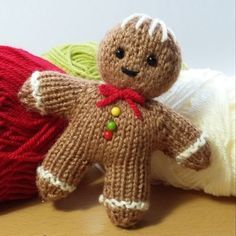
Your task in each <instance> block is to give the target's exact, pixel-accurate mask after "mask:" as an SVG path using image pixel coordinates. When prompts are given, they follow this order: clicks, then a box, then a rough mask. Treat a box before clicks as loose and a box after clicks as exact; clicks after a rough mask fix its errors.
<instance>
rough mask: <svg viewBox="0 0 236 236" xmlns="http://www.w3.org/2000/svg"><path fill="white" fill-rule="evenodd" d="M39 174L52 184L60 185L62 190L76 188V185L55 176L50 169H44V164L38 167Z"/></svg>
mask: <svg viewBox="0 0 236 236" xmlns="http://www.w3.org/2000/svg"><path fill="white" fill-rule="evenodd" d="M37 174H38V176H39V178H42V179H44V180H46V181H47V182H49V183H50V184H51V185H54V186H56V187H59V188H60V189H61V190H63V191H65V192H73V191H74V190H75V189H76V187H75V186H72V185H69V184H67V183H65V182H63V181H60V180H59V179H58V178H57V177H56V176H54V175H53V174H52V173H50V172H49V171H48V170H44V168H43V167H42V166H39V167H38V168H37Z"/></svg>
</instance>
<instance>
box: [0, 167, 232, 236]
mask: <svg viewBox="0 0 236 236" xmlns="http://www.w3.org/2000/svg"><path fill="white" fill-rule="evenodd" d="M98 177H100V173H98V171H96V170H92V171H91V172H90V173H89V174H88V175H87V176H86V177H85V179H84V180H83V182H82V183H81V184H80V186H79V188H78V190H77V191H76V192H75V193H73V194H71V195H70V196H69V197H68V198H67V199H63V200H60V201H58V202H56V203H42V202H41V201H40V199H33V200H27V201H15V202H8V203H1V204H0V236H93V235H102V236H106V235H109V236H116V235H144V236H148V235H158V236H175V235H176V236H235V235H236V233H235V219H236V208H235V198H223V197H221V198H217V197H212V196H209V195H206V194H203V193H201V192H197V191H185V190H181V189H176V188H173V187H169V186H163V185H155V186H152V194H151V209H150V210H149V212H148V213H147V214H146V216H145V218H144V220H143V221H142V222H141V223H140V224H139V225H138V227H136V228H134V229H130V230H125V229H121V228H117V227H115V226H113V225H112V224H111V223H110V221H109V219H108V218H107V216H106V213H105V210H104V208H103V206H102V205H100V204H99V203H98V196H99V194H100V193H101V192H102V178H99V179H98Z"/></svg>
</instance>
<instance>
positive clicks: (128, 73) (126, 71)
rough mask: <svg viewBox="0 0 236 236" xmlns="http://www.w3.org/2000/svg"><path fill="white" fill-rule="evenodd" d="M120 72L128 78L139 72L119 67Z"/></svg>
mask: <svg viewBox="0 0 236 236" xmlns="http://www.w3.org/2000/svg"><path fill="white" fill-rule="evenodd" d="M121 71H122V72H123V73H124V74H126V75H128V76H130V77H135V76H136V75H137V74H138V73H139V71H134V70H129V69H128V68H126V67H123V66H122V67H121Z"/></svg>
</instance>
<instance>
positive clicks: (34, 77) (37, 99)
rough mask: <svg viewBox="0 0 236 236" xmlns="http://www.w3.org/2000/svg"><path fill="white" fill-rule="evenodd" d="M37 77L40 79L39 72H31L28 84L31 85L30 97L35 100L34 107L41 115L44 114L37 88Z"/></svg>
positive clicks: (38, 83) (38, 84)
mask: <svg viewBox="0 0 236 236" xmlns="http://www.w3.org/2000/svg"><path fill="white" fill-rule="evenodd" d="M39 77H40V72H39V71H35V72H33V73H32V75H31V77H30V84H31V89H32V96H33V97H34V99H35V106H36V108H37V109H38V110H39V111H40V113H41V114H45V110H44V108H43V104H42V102H41V94H40V92H39V86H40V82H39V79H38V78H39Z"/></svg>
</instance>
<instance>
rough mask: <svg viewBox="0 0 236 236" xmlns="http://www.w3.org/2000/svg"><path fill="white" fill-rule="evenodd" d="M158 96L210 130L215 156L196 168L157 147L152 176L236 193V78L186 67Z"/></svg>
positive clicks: (191, 186) (221, 193)
mask: <svg viewBox="0 0 236 236" xmlns="http://www.w3.org/2000/svg"><path fill="white" fill-rule="evenodd" d="M157 100H159V101H161V102H162V103H164V104H165V105H167V106H169V107H171V108H172V109H173V110H175V111H176V112H178V113H180V114H182V115H183V116H185V117H187V118H189V120H190V121H191V122H192V123H193V124H195V125H196V126H197V127H198V128H200V129H201V130H203V131H204V133H206V135H207V136H208V138H209V141H210V145H211V150H212V157H211V165H210V166H209V167H208V168H207V169H205V170H201V171H194V170H191V169H188V168H184V167H181V166H180V165H178V164H177V163H176V160H173V159H171V158H169V157H166V156H165V155H164V154H163V153H162V152H160V151H157V152H155V153H154V154H153V156H152V164H151V168H152V170H151V174H152V178H153V179H154V180H162V181H164V182H165V183H167V184H170V185H173V186H176V187H180V188H184V189H199V190H203V191H204V192H206V193H209V194H212V195H216V196H230V195H234V196H236V186H235V183H236V169H235V168H236V165H235V78H234V77H227V76H225V75H224V74H222V73H220V72H217V71H212V70H210V69H202V70H201V69H199V70H196V69H189V70H183V71H182V72H181V74H180V77H179V79H178V81H177V82H176V83H175V85H174V86H173V87H172V88H171V89H170V90H169V91H168V92H166V93H165V94H163V95H162V96H160V97H159V98H157Z"/></svg>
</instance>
